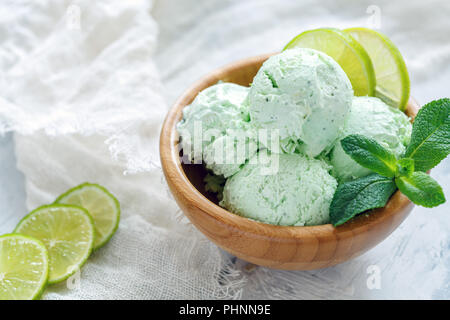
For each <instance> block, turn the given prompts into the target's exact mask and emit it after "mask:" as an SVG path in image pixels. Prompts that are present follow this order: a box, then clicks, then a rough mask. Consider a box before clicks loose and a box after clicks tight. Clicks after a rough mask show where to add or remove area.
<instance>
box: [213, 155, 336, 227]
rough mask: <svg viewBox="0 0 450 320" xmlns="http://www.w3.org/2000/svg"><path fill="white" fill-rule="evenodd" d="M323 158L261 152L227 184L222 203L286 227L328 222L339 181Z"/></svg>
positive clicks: (241, 213)
mask: <svg viewBox="0 0 450 320" xmlns="http://www.w3.org/2000/svg"><path fill="white" fill-rule="evenodd" d="M330 168H331V167H330V166H329V165H328V164H327V163H326V162H325V161H323V160H317V159H310V158H308V157H306V156H303V155H299V154H274V153H272V154H267V153H265V152H264V150H263V151H260V152H259V153H258V154H257V155H255V156H254V157H253V158H252V159H250V161H249V162H248V163H247V164H246V165H245V166H244V167H243V168H242V169H241V170H240V171H239V172H238V173H236V174H235V175H234V176H232V177H231V178H229V179H228V180H227V182H226V183H225V187H224V191H223V200H222V201H221V203H220V204H221V206H223V207H225V208H227V209H228V210H229V211H231V212H234V213H236V214H238V215H241V216H244V217H246V218H250V219H253V220H257V221H260V222H264V223H269V224H275V225H283V226H303V225H307V226H312V225H319V224H324V223H328V221H329V207H330V203H331V200H332V198H333V194H334V192H335V190H336V187H337V181H336V179H335V178H333V177H332V176H331V175H330V174H329V170H330Z"/></svg>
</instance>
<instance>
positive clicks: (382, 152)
mask: <svg viewBox="0 0 450 320" xmlns="http://www.w3.org/2000/svg"><path fill="white" fill-rule="evenodd" d="M341 145H342V148H343V149H344V151H345V153H347V154H348V155H350V157H352V159H354V160H355V161H356V162H358V163H359V164H361V165H362V166H363V167H365V168H370V169H371V170H372V171H374V172H376V173H379V174H381V175H382V176H385V177H390V178H393V177H394V176H395V171H396V169H397V158H396V157H395V155H394V154H393V153H392V152H391V151H389V150H387V149H386V148H384V147H383V146H382V145H381V144H379V143H378V142H377V141H376V140H374V139H372V138H369V137H365V136H363V135H359V134H352V135H349V136H347V137H345V138H344V139H342V141H341Z"/></svg>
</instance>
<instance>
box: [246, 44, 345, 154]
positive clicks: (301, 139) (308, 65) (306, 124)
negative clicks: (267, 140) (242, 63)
mask: <svg viewBox="0 0 450 320" xmlns="http://www.w3.org/2000/svg"><path fill="white" fill-rule="evenodd" d="M352 96H353V89H352V86H351V83H350V81H349V79H348V77H347V75H346V74H345V72H344V71H343V70H342V68H341V67H340V66H339V65H338V64H337V63H336V62H335V61H334V60H333V59H332V58H331V57H329V56H327V55H326V54H324V53H321V52H319V51H316V50H313V49H306V48H302V49H289V50H286V51H283V52H282V53H280V54H277V55H275V56H272V57H270V58H269V59H268V60H267V61H266V62H265V63H264V64H263V65H262V67H261V69H260V70H259V71H258V73H257V75H256V76H255V78H254V79H253V83H252V86H251V88H250V92H249V95H248V104H249V111H250V119H251V123H252V125H253V126H254V127H255V128H257V129H269V130H271V129H278V130H279V136H280V147H281V151H282V152H285V153H304V154H306V155H308V156H311V157H315V156H317V155H319V154H320V153H322V152H323V151H329V150H330V149H331V147H332V145H333V143H334V142H335V141H336V139H337V138H338V133H339V131H340V129H341V128H342V126H343V125H344V120H345V117H346V115H347V112H348V110H349V109H350V105H351V100H352ZM267 147H268V148H271V147H270V146H267ZM272 149H273V148H272ZM272 151H275V152H279V151H280V150H272Z"/></svg>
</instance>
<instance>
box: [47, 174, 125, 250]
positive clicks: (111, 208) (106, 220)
mask: <svg viewBox="0 0 450 320" xmlns="http://www.w3.org/2000/svg"><path fill="white" fill-rule="evenodd" d="M55 203H62V204H72V205H77V206H80V207H83V208H85V209H86V210H87V211H88V212H89V213H90V214H91V216H92V218H93V219H94V226H95V231H96V240H95V243H94V250H96V249H98V248H100V247H102V246H103V245H105V244H106V243H107V242H108V241H109V240H110V239H111V237H112V236H113V235H114V233H115V232H116V230H117V228H118V227H119V221H120V213H121V212H120V203H119V201H118V200H117V199H116V197H114V195H112V194H111V193H110V192H109V191H108V190H107V189H106V188H105V187H103V186H101V185H99V184H95V183H89V182H86V183H83V184H81V185H79V186H76V187H74V188H71V189H69V190H68V191H67V192H65V193H63V194H62V195H61V196H59V197H58V198H57V199H56V200H55Z"/></svg>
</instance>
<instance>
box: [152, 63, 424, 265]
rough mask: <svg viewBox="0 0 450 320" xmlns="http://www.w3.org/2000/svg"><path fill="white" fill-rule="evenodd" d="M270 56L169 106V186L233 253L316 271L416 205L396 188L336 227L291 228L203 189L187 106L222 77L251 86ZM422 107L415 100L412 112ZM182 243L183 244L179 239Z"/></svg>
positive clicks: (164, 146)
mask: <svg viewBox="0 0 450 320" xmlns="http://www.w3.org/2000/svg"><path fill="white" fill-rule="evenodd" d="M269 56H270V55H262V56H257V57H252V58H248V59H244V60H241V61H238V62H236V63H233V64H230V65H228V66H225V67H223V68H220V69H218V70H216V71H214V72H212V73H210V74H208V75H206V76H205V77H203V78H201V79H200V80H199V81H198V82H196V83H195V84H194V85H192V86H191V87H190V88H188V89H187V90H186V92H185V93H184V94H183V95H182V96H181V97H180V98H179V99H178V100H177V101H176V102H175V105H174V106H173V107H172V109H171V110H170V111H169V113H168V115H167V117H166V119H165V122H164V125H163V128H162V131H161V137H160V156H161V163H162V168H163V171H164V174H165V176H166V180H167V183H168V185H169V187H170V190H171V191H172V193H173V196H174V197H175V200H176V201H177V203H178V205H179V206H180V208H181V209H182V210H183V212H184V214H185V215H186V216H187V217H188V218H189V219H190V221H191V222H192V223H193V224H194V225H195V226H196V227H197V228H198V229H199V230H200V231H201V232H203V233H204V234H205V235H206V236H207V237H208V238H209V239H210V240H211V241H213V242H214V243H215V244H217V245H218V246H219V247H221V248H222V249H224V250H226V251H228V252H229V253H231V254H233V255H235V256H237V257H239V258H241V259H243V260H246V261H249V262H252V263H254V264H257V265H261V266H266V267H270V268H275V269H287V270H311V269H319V268H325V267H329V266H332V265H335V264H338V263H341V262H344V261H347V260H349V259H352V258H354V257H357V256H359V255H361V254H362V253H364V252H366V251H367V250H369V249H371V248H372V247H374V246H375V245H377V244H378V243H380V242H381V241H382V240H384V239H385V238H386V237H387V236H388V235H389V234H390V233H391V232H392V231H393V230H394V229H395V228H397V227H398V226H399V225H400V223H401V222H402V221H403V220H404V219H405V218H406V217H407V216H408V214H409V212H410V211H411V210H412V208H413V204H412V203H411V202H410V201H409V200H408V198H406V197H405V196H404V195H403V194H401V193H400V192H398V191H397V192H396V193H395V194H394V195H393V196H392V197H391V199H390V200H389V202H388V203H387V205H386V206H385V207H384V208H381V209H377V210H374V212H372V213H371V214H370V215H366V214H362V215H359V216H357V217H356V218H354V219H352V220H351V221H349V222H347V223H345V224H344V225H342V226H339V227H337V228H335V227H333V226H332V225H331V224H326V225H319V226H310V227H286V226H275V225H270V224H264V223H260V222H256V221H253V220H249V219H247V218H244V217H240V216H238V215H236V214H233V213H231V212H229V211H227V210H225V209H223V208H221V207H220V206H219V205H218V204H217V199H216V198H215V195H214V194H211V193H208V192H206V191H205V189H204V183H203V178H204V176H205V174H206V171H205V169H204V167H203V165H199V164H187V165H185V164H182V163H181V161H180V154H179V149H178V139H179V136H178V133H177V131H176V128H175V125H176V124H177V122H178V121H180V119H181V118H182V109H183V108H184V107H185V106H186V105H188V104H190V103H191V102H192V100H194V98H195V97H196V95H197V94H198V93H199V92H200V91H201V90H203V89H205V88H207V87H209V86H211V85H213V84H215V83H216V82H217V81H219V80H222V81H226V82H234V83H237V84H240V85H244V86H248V85H249V83H251V82H252V80H253V77H254V76H255V74H256V72H257V71H258V69H259V68H260V67H261V64H262V63H263V62H264V61H265V60H266V59H267V58H268V57H269ZM418 109H419V107H418V105H417V103H416V102H415V101H414V100H410V101H409V103H408V107H407V112H406V113H407V114H408V116H410V117H411V118H414V116H415V115H416V113H417V111H418ZM180 245H183V244H182V243H180Z"/></svg>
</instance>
